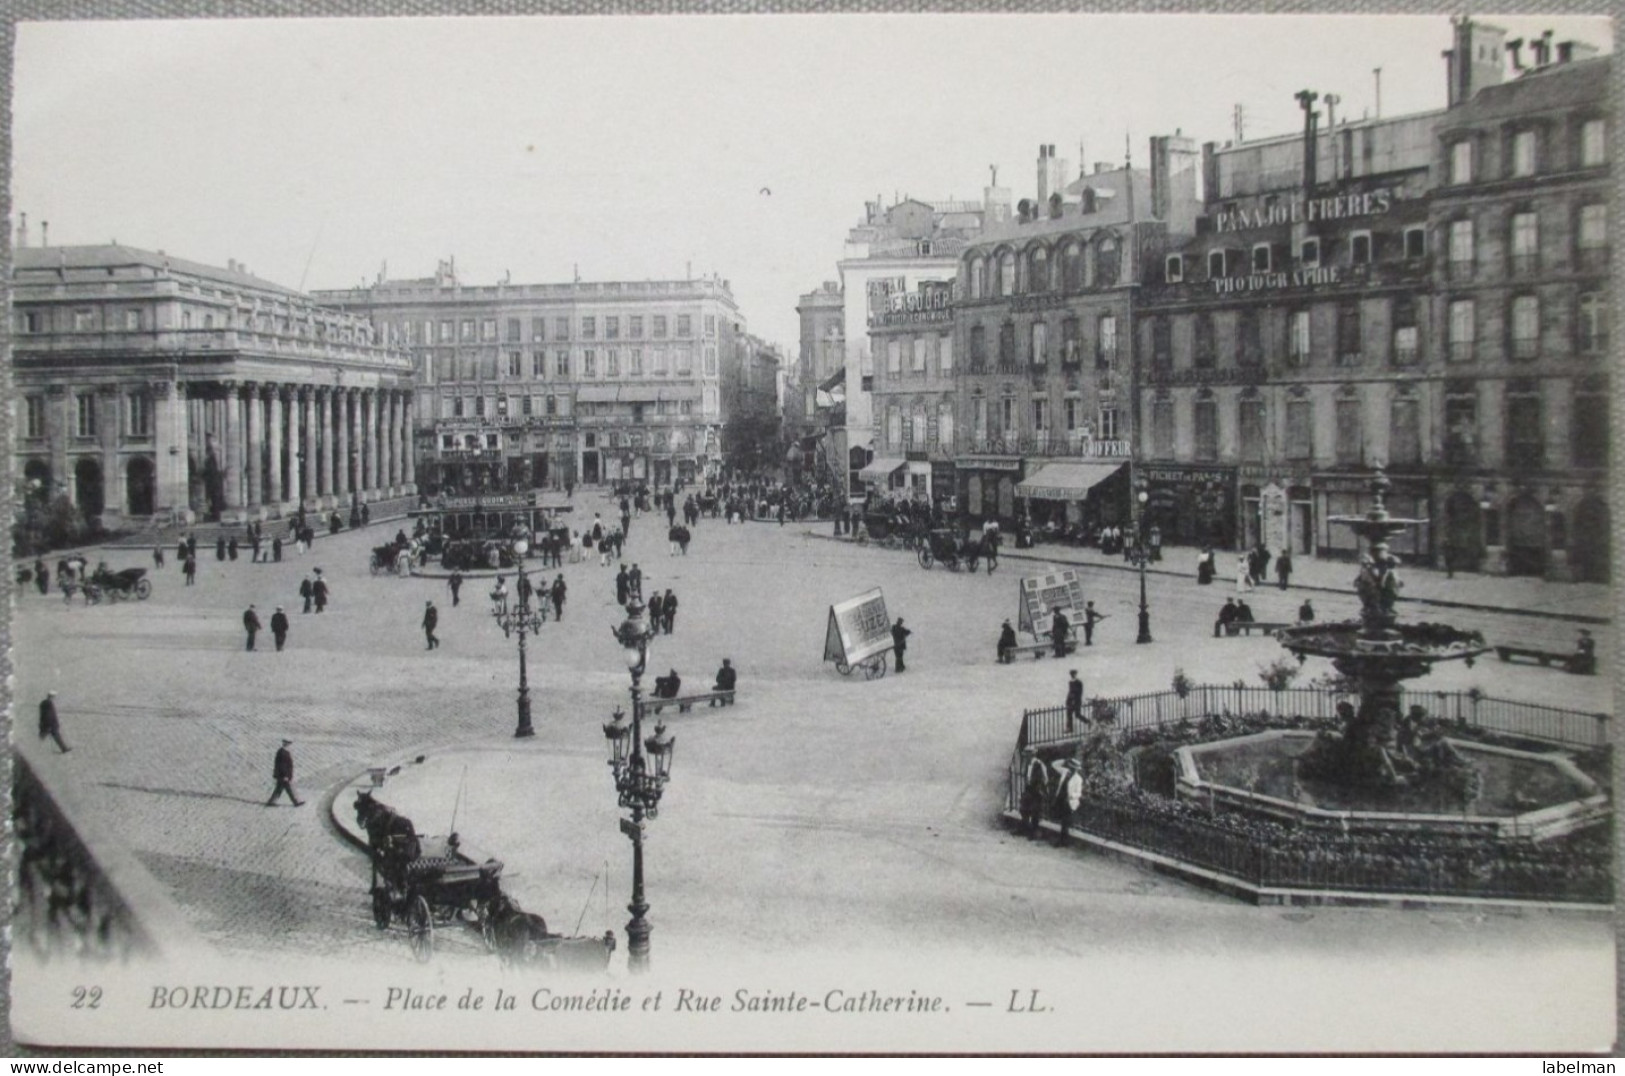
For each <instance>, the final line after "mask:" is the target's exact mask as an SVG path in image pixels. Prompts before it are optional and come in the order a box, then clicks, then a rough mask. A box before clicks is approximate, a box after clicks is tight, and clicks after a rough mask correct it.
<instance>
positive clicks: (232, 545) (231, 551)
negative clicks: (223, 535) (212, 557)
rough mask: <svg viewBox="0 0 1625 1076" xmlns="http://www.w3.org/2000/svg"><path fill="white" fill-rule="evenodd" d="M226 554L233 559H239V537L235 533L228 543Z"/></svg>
mask: <svg viewBox="0 0 1625 1076" xmlns="http://www.w3.org/2000/svg"><path fill="white" fill-rule="evenodd" d="M226 556H228V557H230V558H231V559H232V560H233V561H235V560H236V559H237V538H236V536H235V535H233V536H232V539H231V541H229V542H227V543H226Z"/></svg>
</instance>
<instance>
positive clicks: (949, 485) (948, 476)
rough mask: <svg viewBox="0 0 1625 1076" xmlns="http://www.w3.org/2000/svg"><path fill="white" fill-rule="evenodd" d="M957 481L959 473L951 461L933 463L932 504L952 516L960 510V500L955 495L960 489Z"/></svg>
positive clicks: (934, 461) (935, 461)
mask: <svg viewBox="0 0 1625 1076" xmlns="http://www.w3.org/2000/svg"><path fill="white" fill-rule="evenodd" d="M957 479H958V472H957V471H956V470H955V468H954V465H953V462H952V461H951V460H933V461H932V462H931V504H932V506H933V507H936V508H940V509H942V511H943V512H945V513H947V514H948V515H950V516H951V515H953V514H954V513H955V512H956V511H958V509H959V498H958V496H957V494H956V493H955V491H956V490H957V489H958V488H959V487H958V485H957Z"/></svg>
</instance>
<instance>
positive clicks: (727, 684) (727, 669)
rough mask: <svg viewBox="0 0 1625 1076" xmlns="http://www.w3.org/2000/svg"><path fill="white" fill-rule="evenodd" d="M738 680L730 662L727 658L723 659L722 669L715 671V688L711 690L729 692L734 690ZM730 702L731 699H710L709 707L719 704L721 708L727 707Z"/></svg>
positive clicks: (737, 674)
mask: <svg viewBox="0 0 1625 1076" xmlns="http://www.w3.org/2000/svg"><path fill="white" fill-rule="evenodd" d="M738 680H739V671H738V670H737V669H735V668H734V667H733V663H732V662H731V661H729V660H728V659H727V658H723V659H722V668H720V669H718V670H717V683H716V686H715V687H713V688H712V689H711V690H712V691H728V692H731V691H733V689H734V684H735V683H737V682H738ZM732 702H733V700H732V699H712V700H711V702H710V705H712V706H715V705H717V704H718V703H721V704H722V705H723V706H727V705H729V704H730V703H732Z"/></svg>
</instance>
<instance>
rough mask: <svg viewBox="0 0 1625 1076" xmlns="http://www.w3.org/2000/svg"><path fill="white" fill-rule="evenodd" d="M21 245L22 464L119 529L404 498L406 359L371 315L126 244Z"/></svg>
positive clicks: (38, 488) (241, 270)
mask: <svg viewBox="0 0 1625 1076" xmlns="http://www.w3.org/2000/svg"><path fill="white" fill-rule="evenodd" d="M26 238H27V237H26V232H22V233H20V235H19V240H20V241H19V243H18V246H17V248H16V249H15V250H14V264H13V277H12V319H13V321H12V330H13V336H12V343H13V368H14V376H15V391H14V396H13V401H14V402H13V406H14V408H15V411H16V413H15V423H14V428H15V430H16V435H17V436H16V445H15V447H16V453H17V457H18V471H19V473H20V475H21V476H22V478H23V479H24V481H25V483H26V485H27V487H28V489H29V490H30V491H32V492H34V493H49V494H50V495H56V494H66V495H67V496H68V497H70V498H71V499H72V500H73V501H74V503H75V504H77V505H78V506H79V508H80V509H81V510H82V511H83V512H84V513H85V515H86V516H87V517H100V519H101V522H102V523H103V525H105V526H108V527H119V526H128V525H131V524H135V523H140V522H142V521H144V520H148V519H159V520H164V521H169V520H181V521H192V520H196V519H221V520H228V521H241V520H251V519H265V518H270V517H274V516H278V515H286V514H288V513H291V512H296V511H298V510H299V509H300V508H301V507H303V508H306V509H309V510H312V511H316V510H322V509H332V508H345V509H348V508H350V507H354V506H356V505H357V504H364V503H376V502H378V501H381V500H386V499H388V498H392V497H403V496H410V495H411V494H412V491H413V490H414V489H415V474H414V468H413V462H412V452H411V446H412V439H411V424H412V423H411V408H412V367H411V363H410V360H409V358H408V357H407V355H406V354H405V353H404V352H400V351H396V350H391V349H389V348H387V347H385V346H383V345H382V344H380V343H379V342H377V341H376V339H375V338H374V335H373V330H372V326H371V325H370V324H369V323H368V321H367V320H366V319H365V318H361V317H357V316H355V315H352V314H346V313H343V312H340V311H336V310H332V309H329V308H326V307H323V306H320V305H317V304H316V303H313V302H312V301H311V300H310V299H308V298H306V297H305V296H304V295H302V294H300V293H299V292H297V291H294V290H292V289H290V288H285V287H281V286H279V285H276V284H272V283H270V282H268V281H265V280H261V279H259V278H258V277H255V276H253V275H251V274H250V273H249V272H248V271H247V269H246V268H245V267H244V266H241V265H237V264H235V263H229V264H228V265H227V266H226V268H224V269H222V268H217V267H214V266H209V265H202V264H199V263H197V262H192V261H187V260H185V259H182V258H177V257H171V256H169V255H166V254H164V253H163V252H161V251H159V252H151V251H145V250H137V249H134V248H131V247H126V246H120V245H116V244H115V245H107V246H67V247H43V246H28V245H26Z"/></svg>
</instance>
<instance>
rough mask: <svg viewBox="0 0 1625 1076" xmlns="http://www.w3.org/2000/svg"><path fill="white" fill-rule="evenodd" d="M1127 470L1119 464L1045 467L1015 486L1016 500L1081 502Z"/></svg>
mask: <svg viewBox="0 0 1625 1076" xmlns="http://www.w3.org/2000/svg"><path fill="white" fill-rule="evenodd" d="M1127 466H1128V464H1127V463H1126V462H1124V461H1122V460H1113V461H1110V462H1107V461H1102V462H1099V463H1095V462H1079V463H1046V464H1044V466H1042V467H1040V468H1039V469H1038V470H1037V471H1036V472H1035V473H1034V474H1032V475H1031V476H1029V477H1028V478H1027V479H1026V480H1025V481H1023V482H1018V483H1017V484H1016V496H1017V497H1033V498H1036V499H1038V500H1041V501H1081V500H1083V499H1084V498H1085V497H1087V496H1088V495H1089V491H1090V490H1092V489H1094V488H1095V487H1096V486H1098V485H1100V483H1102V482H1104V481H1106V479H1108V478H1110V477H1111V476H1112V475H1114V474H1116V473H1117V472H1118V471H1121V470H1122V469H1123V468H1125V467H1127Z"/></svg>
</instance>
